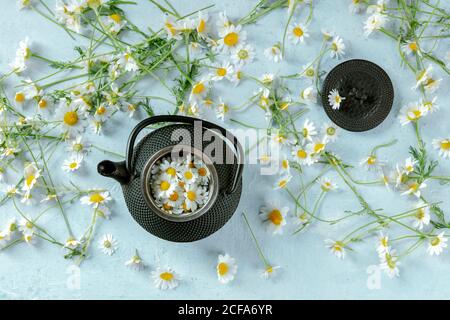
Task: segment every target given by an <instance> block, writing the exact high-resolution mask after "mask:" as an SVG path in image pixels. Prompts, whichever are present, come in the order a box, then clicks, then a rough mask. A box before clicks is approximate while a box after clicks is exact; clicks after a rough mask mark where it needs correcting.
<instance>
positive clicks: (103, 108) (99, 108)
mask: <svg viewBox="0 0 450 320" xmlns="http://www.w3.org/2000/svg"><path fill="white" fill-rule="evenodd" d="M96 113H97V114H99V115H104V114H105V113H106V108H105V107H104V106H100V107H98V108H97V111H96Z"/></svg>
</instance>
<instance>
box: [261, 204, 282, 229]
mask: <svg viewBox="0 0 450 320" xmlns="http://www.w3.org/2000/svg"><path fill="white" fill-rule="evenodd" d="M288 212H289V207H284V206H281V205H280V204H279V203H277V202H271V203H268V204H266V205H264V206H262V207H261V208H260V209H259V217H260V218H261V220H262V221H263V223H264V224H265V225H266V230H267V231H268V232H269V233H272V234H282V233H283V227H284V226H285V225H286V216H287V214H288Z"/></svg>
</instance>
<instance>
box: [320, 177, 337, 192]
mask: <svg viewBox="0 0 450 320" xmlns="http://www.w3.org/2000/svg"><path fill="white" fill-rule="evenodd" d="M317 182H318V183H319V184H320V188H321V189H322V191H323V192H328V191H335V190H337V189H338V186H337V184H336V183H334V182H333V181H331V180H330V179H329V178H321V179H319V180H318V181H317Z"/></svg>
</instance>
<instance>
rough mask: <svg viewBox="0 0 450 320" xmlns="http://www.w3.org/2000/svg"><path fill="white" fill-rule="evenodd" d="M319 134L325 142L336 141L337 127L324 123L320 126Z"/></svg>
mask: <svg viewBox="0 0 450 320" xmlns="http://www.w3.org/2000/svg"><path fill="white" fill-rule="evenodd" d="M321 132H322V134H323V136H324V137H325V139H326V140H327V142H334V141H336V140H337V138H338V135H339V129H338V127H337V126H336V125H335V124H333V123H331V122H325V123H324V124H323V125H322V129H321Z"/></svg>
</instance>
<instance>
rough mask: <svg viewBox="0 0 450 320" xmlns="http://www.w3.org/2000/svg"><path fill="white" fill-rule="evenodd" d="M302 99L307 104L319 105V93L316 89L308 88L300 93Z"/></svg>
mask: <svg viewBox="0 0 450 320" xmlns="http://www.w3.org/2000/svg"><path fill="white" fill-rule="evenodd" d="M300 98H301V99H302V100H303V101H305V102H306V103H307V104H315V103H317V93H316V91H315V89H314V87H307V88H305V89H303V90H302V91H301V92H300Z"/></svg>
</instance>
